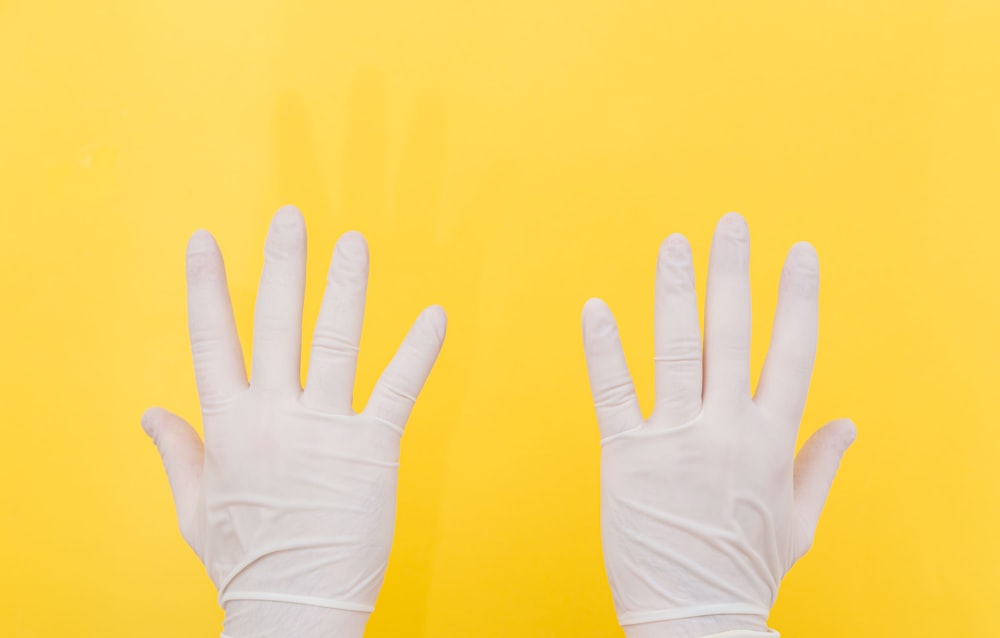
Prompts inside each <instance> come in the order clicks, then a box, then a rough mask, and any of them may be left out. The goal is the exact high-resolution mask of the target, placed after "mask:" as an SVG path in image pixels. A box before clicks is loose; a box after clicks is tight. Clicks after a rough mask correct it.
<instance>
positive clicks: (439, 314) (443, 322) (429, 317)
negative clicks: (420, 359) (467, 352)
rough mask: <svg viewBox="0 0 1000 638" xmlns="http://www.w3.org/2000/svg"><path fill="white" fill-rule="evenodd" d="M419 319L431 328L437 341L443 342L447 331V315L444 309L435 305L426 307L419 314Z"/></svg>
mask: <svg viewBox="0 0 1000 638" xmlns="http://www.w3.org/2000/svg"><path fill="white" fill-rule="evenodd" d="M420 318H421V320H423V321H424V322H425V323H426V324H427V325H428V326H429V327H430V328H431V330H432V331H433V332H434V336H435V337H437V340H438V341H439V342H443V341H444V337H445V333H446V332H447V330H448V314H447V313H446V312H445V311H444V308H442V307H441V306H439V305H437V304H434V305H431V306H428V307H427V308H424V311H423V312H422V313H420Z"/></svg>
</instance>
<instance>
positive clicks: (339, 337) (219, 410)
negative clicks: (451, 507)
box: [142, 207, 446, 638]
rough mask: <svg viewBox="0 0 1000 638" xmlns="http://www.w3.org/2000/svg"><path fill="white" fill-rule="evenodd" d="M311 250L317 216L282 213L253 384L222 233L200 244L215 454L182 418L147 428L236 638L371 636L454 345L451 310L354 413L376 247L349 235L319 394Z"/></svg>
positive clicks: (203, 386)
mask: <svg viewBox="0 0 1000 638" xmlns="http://www.w3.org/2000/svg"><path fill="white" fill-rule="evenodd" d="M305 246H306V233H305V223H304V220H303V218H302V215H301V214H300V213H299V211H298V210H296V209H294V208H292V207H285V208H283V209H281V210H279V211H278V213H277V214H276V215H275V216H274V220H273V221H272V223H271V227H270V230H269V232H268V236H267V241H266V243H265V246H264V256H265V262H264V270H263V274H262V276H261V281H260V288H259V291H258V295H257V303H256V308H255V312H254V335H253V339H254V343H253V375H252V378H251V380H250V382H249V383H248V381H247V374H246V369H245V366H244V361H243V356H242V351H241V349H240V344H239V340H238V337H237V334H236V326H235V323H234V320H233V310H232V306H231V304H230V300H229V294H228V289H227V284H226V276H225V270H224V266H223V262H222V256H221V254H220V252H219V249H218V246H217V245H216V243H215V241H214V240H213V238H212V236H211V235H210V234H209V233H208V232H206V231H198V232H196V233H195V234H194V235H193V236H192V237H191V240H190V242H189V244H188V253H187V273H188V316H189V327H190V334H191V349H192V352H193V356H194V367H195V375H196V378H197V385H198V394H199V397H200V400H201V408H202V417H203V421H204V434H205V442H204V453H203V447H202V442H201V440H200V439H199V437H198V434H197V433H196V432H195V431H194V429H192V428H191V426H190V425H188V424H187V423H186V422H185V421H184V420H182V419H181V418H180V417H178V416H175V415H173V414H171V413H169V412H167V411H165V410H162V409H159V408H151V409H149V410H147V411H146V412H145V413H144V414H143V418H142V424H143V427H144V429H145V430H146V432H147V433H148V434H149V435H150V436H151V437H152V439H153V440H154V441H155V443H156V445H157V447H158V449H159V451H160V453H161V455H162V458H163V464H164V466H165V468H166V472H167V478H168V479H169V482H170V486H171V490H172V492H173V496H174V503H175V505H176V509H177V518H178V521H179V523H180V529H181V534H182V535H183V537H184V539H185V540H186V541H187V543H188V544H189V545H190V546H191V548H192V549H193V550H194V551H195V553H196V554H197V555H198V557H199V558H200V559H201V561H202V562H203V563H204V565H205V567H206V569H207V571H208V574H209V576H210V577H211V579H212V582H213V583H215V585H216V587H217V588H218V591H219V604H220V605H221V606H222V607H223V608H224V609H225V611H226V621H225V633H226V635H228V636H231V637H232V638H251V637H252V638H260V637H263V636H289V635H296V636H307V635H337V636H349V635H361V633H362V632H363V629H364V624H365V620H366V619H367V617H368V614H369V613H370V612H371V611H372V609H373V608H374V605H375V599H376V596H377V595H378V591H379V588H380V586H381V584H382V579H383V576H384V574H385V569H386V564H387V561H388V558H389V550H390V546H391V544H392V537H393V525H394V520H395V505H396V476H397V468H398V460H399V447H400V437H401V435H402V433H403V427H404V425H405V424H406V421H407V418H408V417H409V414H410V409H411V407H412V406H413V403H414V401H415V400H416V397H417V395H418V394H419V392H420V389H421V388H422V387H423V385H424V381H425V380H426V379H427V376H428V375H429V373H430V370H431V367H432V366H433V364H434V361H435V359H436V357H437V355H438V352H439V350H440V348H441V344H442V341H443V339H444V333H445V323H446V320H445V314H444V311H443V310H442V309H441V308H440V307H436V306H432V307H430V308H427V309H426V310H425V311H424V312H423V313H422V314H421V315H420V316H419V318H418V319H417V320H416V323H415V324H414V325H413V327H412V329H411V330H410V332H409V334H408V335H407V336H406V339H405V341H404V342H403V344H402V346H401V348H400V349H399V351H398V352H397V353H396V355H395V357H394V358H393V360H392V361H391V362H390V363H389V365H388V367H387V368H386V369H385V371H384V372H383V374H382V375H381V377H380V379H379V381H378V383H377V385H376V386H375V389H374V391H373V392H372V396H371V397H370V399H369V401H368V404H367V406H366V407H365V409H364V411H363V412H361V413H360V414H356V413H355V412H354V411H353V409H352V397H353V386H354V375H355V369H356V364H357V356H358V344H359V341H360V338H361V324H362V318H363V315H364V306H365V290H366V287H367V280H368V248H367V245H366V243H365V240H364V238H363V237H362V236H361V235H360V234H358V233H355V232H351V233H347V234H345V235H344V236H343V237H341V238H340V240H339V241H338V242H337V245H336V248H335V249H334V253H333V259H332V262H331V265H330V271H329V280H328V286H327V289H326V292H325V295H324V298H323V302H322V307H321V309H320V315H319V320H318V322H317V324H316V330H315V333H314V335H313V342H312V354H311V360H310V366H309V373H308V380H307V383H306V387H305V389H304V390H303V389H302V387H301V384H300V351H301V342H302V337H301V335H302V332H301V330H302V305H303V294H304V287H305V272H306V259H305V254H306V253H305Z"/></svg>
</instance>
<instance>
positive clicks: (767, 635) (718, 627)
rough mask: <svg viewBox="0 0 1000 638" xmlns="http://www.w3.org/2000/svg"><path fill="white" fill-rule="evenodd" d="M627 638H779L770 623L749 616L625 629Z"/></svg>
mask: <svg viewBox="0 0 1000 638" xmlns="http://www.w3.org/2000/svg"><path fill="white" fill-rule="evenodd" d="M622 629H623V630H624V631H625V636H626V638H758V637H759V638H777V636H778V632H776V631H774V630H773V629H769V628H768V626H767V620H766V619H764V618H761V617H759V616H754V615H749V614H724V615H718V616H699V617H696V618H678V619H675V620H661V621H656V622H645V623H639V624H635V625H624V626H623V627H622Z"/></svg>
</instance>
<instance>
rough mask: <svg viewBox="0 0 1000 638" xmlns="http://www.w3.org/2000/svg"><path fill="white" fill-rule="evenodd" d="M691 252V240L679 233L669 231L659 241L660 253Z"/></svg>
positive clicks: (679, 253)
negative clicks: (664, 237)
mask: <svg viewBox="0 0 1000 638" xmlns="http://www.w3.org/2000/svg"><path fill="white" fill-rule="evenodd" d="M685 252H687V253H690V252H691V242H689V241H688V238H687V237H685V236H684V235H682V234H681V233H671V234H669V235H667V237H666V239H664V240H663V241H662V242H661V243H660V254H661V255H665V254H668V253H669V254H678V255H683V254H684V253H685Z"/></svg>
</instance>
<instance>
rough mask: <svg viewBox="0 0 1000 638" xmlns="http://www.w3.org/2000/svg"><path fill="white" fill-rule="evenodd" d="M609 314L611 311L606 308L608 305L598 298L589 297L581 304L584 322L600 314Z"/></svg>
mask: <svg viewBox="0 0 1000 638" xmlns="http://www.w3.org/2000/svg"><path fill="white" fill-rule="evenodd" d="M610 312H611V309H610V308H609V307H608V304H607V303H605V301H604V300H603V299H601V298H599V297H591V298H590V299H588V300H587V301H585V302H584V304H583V318H584V321H586V320H587V318H588V317H598V316H600V315H601V314H606V313H610Z"/></svg>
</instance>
